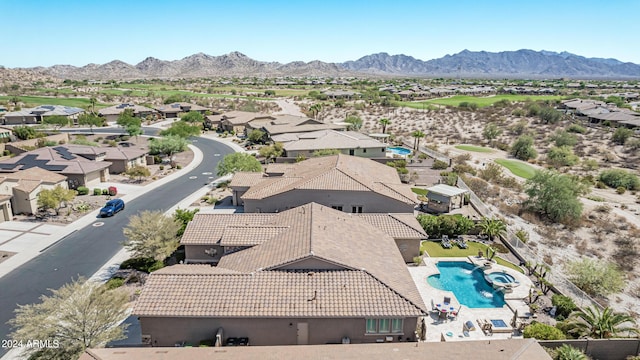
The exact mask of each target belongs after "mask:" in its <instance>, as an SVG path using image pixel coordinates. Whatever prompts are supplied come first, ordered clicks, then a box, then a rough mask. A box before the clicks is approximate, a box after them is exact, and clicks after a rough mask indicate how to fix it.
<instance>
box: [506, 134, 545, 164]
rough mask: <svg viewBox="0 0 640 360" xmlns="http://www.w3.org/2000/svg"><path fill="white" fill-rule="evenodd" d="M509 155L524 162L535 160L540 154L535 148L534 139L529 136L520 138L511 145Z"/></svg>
mask: <svg viewBox="0 0 640 360" xmlns="http://www.w3.org/2000/svg"><path fill="white" fill-rule="evenodd" d="M509 153H510V154H511V155H513V157H515V158H516V159H520V160H524V161H527V160H529V159H535V158H536V156H538V153H537V152H536V150H535V149H534V147H533V138H532V137H531V136H529V135H522V136H520V137H519V138H518V139H517V140H516V141H515V142H514V143H513V145H511V150H510V151H509Z"/></svg>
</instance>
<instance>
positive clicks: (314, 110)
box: [309, 104, 322, 120]
mask: <svg viewBox="0 0 640 360" xmlns="http://www.w3.org/2000/svg"><path fill="white" fill-rule="evenodd" d="M309 110H310V111H311V113H312V114H313V118H314V119H316V120H317V119H318V115H319V114H320V111H322V104H314V105H311V107H310V108H309Z"/></svg>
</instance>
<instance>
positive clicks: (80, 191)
mask: <svg viewBox="0 0 640 360" xmlns="http://www.w3.org/2000/svg"><path fill="white" fill-rule="evenodd" d="M76 190H77V191H78V195H87V194H88V193H89V188H88V187H85V186H78V188H77V189H76Z"/></svg>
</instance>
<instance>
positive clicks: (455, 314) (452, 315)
mask: <svg viewBox="0 0 640 360" xmlns="http://www.w3.org/2000/svg"><path fill="white" fill-rule="evenodd" d="M460 309H462V305H460V307H458V310H453V311H451V312H450V313H449V318H450V319H451V320H456V319H457V318H458V314H460Z"/></svg>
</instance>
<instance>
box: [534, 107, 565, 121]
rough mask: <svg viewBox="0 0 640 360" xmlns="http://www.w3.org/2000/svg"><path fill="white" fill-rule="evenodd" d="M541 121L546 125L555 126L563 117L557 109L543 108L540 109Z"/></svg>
mask: <svg viewBox="0 0 640 360" xmlns="http://www.w3.org/2000/svg"><path fill="white" fill-rule="evenodd" d="M539 116H540V119H541V120H542V121H543V122H544V123H546V124H555V123H557V122H558V121H560V119H561V118H562V115H561V114H560V112H559V111H557V110H556V109H554V108H552V107H550V106H543V107H542V108H541V109H540V114H539Z"/></svg>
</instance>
